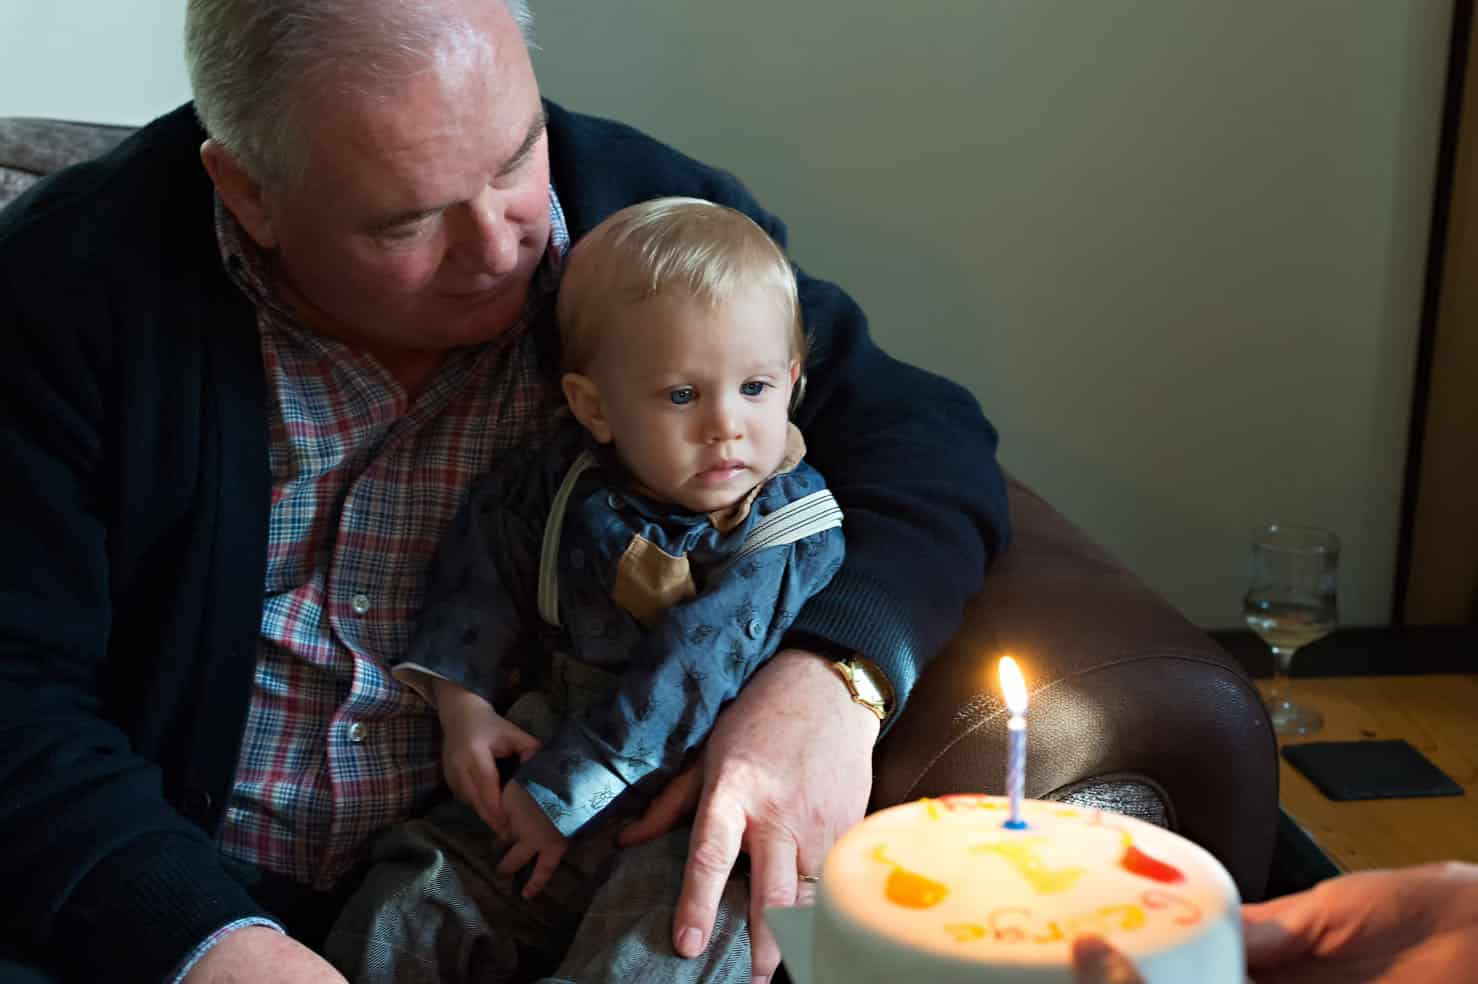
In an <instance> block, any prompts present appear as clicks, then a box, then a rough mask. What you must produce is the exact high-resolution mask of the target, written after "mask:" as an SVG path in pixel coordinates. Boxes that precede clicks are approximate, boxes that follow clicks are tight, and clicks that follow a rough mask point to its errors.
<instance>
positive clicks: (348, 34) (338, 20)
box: [185, 0, 533, 185]
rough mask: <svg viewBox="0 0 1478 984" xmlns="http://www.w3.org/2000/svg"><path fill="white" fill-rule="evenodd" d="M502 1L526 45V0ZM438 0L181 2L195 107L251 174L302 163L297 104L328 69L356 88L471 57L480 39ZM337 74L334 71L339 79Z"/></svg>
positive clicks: (480, 48)
mask: <svg viewBox="0 0 1478 984" xmlns="http://www.w3.org/2000/svg"><path fill="white" fill-rule="evenodd" d="M484 2H487V3H502V4H503V5H504V6H505V7H507V8H508V11H509V13H511V14H512V15H513V19H514V20H515V21H516V22H517V23H518V28H519V30H520V31H521V32H522V34H523V37H524V42H525V43H526V44H529V45H532V43H533V40H532V38H533V35H532V31H533V15H532V14H531V13H530V11H529V5H528V0H484ZM455 6H456V5H455V4H451V3H448V2H446V0H189V4H188V7H187V9H186V15H185V60H186V63H187V64H188V66H189V70H190V86H191V88H192V90H193V91H194V95H195V113H196V115H197V116H199V117H200V121H201V123H202V124H203V125H204V126H205V130H206V132H207V133H209V134H210V136H211V138H212V139H213V140H215V141H216V142H217V143H219V144H221V146H223V147H225V149H226V150H228V151H229V152H230V153H231V154H232V156H234V157H235V158H236V159H237V161H238V162H240V164H241V165H242V167H244V168H245V169H246V171H247V173H248V174H250V175H251V176H252V177H253V178H254V179H256V180H257V181H258V182H262V183H265V184H270V185H280V184H291V183H293V182H295V181H296V180H298V179H299V178H300V177H301V175H302V173H303V170H304V169H305V168H306V166H307V157H308V153H307V146H306V144H305V142H304V139H303V122H304V121H303V119H302V116H301V110H302V104H303V103H304V102H305V101H306V100H307V98H308V97H309V96H311V95H312V94H313V92H314V90H315V88H316V86H317V84H318V83H319V82H321V81H322V80H323V78H324V77H325V76H326V75H327V74H329V73H330V72H335V71H338V72H340V73H345V72H347V77H348V78H350V79H353V80H355V81H356V82H361V83H363V84H365V85H366V86H377V87H379V88H383V87H384V86H385V84H386V83H387V82H393V81H394V80H396V79H398V78H405V77H408V76H410V75H411V74H414V73H416V72H419V71H423V70H424V69H425V67H426V66H427V65H428V64H434V65H437V66H443V65H446V66H452V65H458V66H460V65H462V64H465V63H466V62H467V61H468V60H469V59H472V58H476V57H478V56H479V55H480V54H481V53H483V52H484V51H485V49H486V47H487V42H486V39H485V38H484V37H483V36H482V34H481V33H480V32H478V31H477V30H476V28H475V27H474V26H473V25H472V23H471V22H470V21H469V20H468V19H467V18H466V17H465V16H463V15H461V14H459V13H458V12H457V11H456V10H455V9H454V7H455ZM342 80H343V76H342V75H341V76H340V81H342Z"/></svg>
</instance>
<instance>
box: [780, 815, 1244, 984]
mask: <svg viewBox="0 0 1478 984" xmlns="http://www.w3.org/2000/svg"><path fill="white" fill-rule="evenodd" d="M1006 818H1007V801H1006V800H1005V799H1004V798H1002V797H998V796H980V795H964V796H947V797H942V798H939V799H924V800H917V801H915V802H912V803H905V804H903V805H901V806H895V807H892V808H890V809H887V810H882V811H880V812H878V813H875V814H873V815H872V816H870V817H868V818H867V819H866V820H864V821H863V822H861V823H859V824H858V825H856V826H855V827H853V828H852V829H851V830H849V831H848V832H847V833H845V834H844V835H843V836H842V837H841V838H840V839H839V840H838V841H837V842H836V844H835V845H834V846H833V847H832V849H831V851H830V852H829V853H828V854H827V857H826V861H825V865H824V867H823V870H822V874H821V883H820V886H819V890H818V893H817V900H816V910H815V913H814V938H813V945H812V952H811V954H810V961H809V962H810V965H811V968H812V977H813V979H814V982H815V984H833V982H835V984H842V982H846V984H858V982H863V984H865V982H874V981H876V982H881V981H888V982H898V981H903V982H908V981H935V982H943V984H952V982H956V981H958V982H969V984H980V982H982V981H991V982H994V984H1006V982H1010V984H1016V982H1021V984H1047V982H1062V984H1071V982H1072V980H1073V977H1072V973H1071V970H1070V968H1069V955H1070V948H1071V943H1072V940H1073V938H1074V937H1075V936H1077V935H1080V934H1088V933H1091V934H1095V935H1098V936H1102V937H1104V938H1105V939H1106V940H1108V941H1109V942H1110V943H1112V944H1113V945H1114V946H1116V947H1118V948H1119V949H1120V950H1122V951H1124V952H1125V953H1127V954H1128V955H1129V956H1130V958H1132V959H1133V960H1134V962H1135V963H1136V964H1137V965H1138V966H1139V968H1140V972H1141V973H1142V974H1143V975H1144V977H1145V980H1146V981H1147V982H1148V984H1169V982H1182V981H1196V982H1201V984H1243V981H1244V980H1245V970H1244V966H1243V965H1244V959H1243V954H1242V932H1241V919H1240V916H1239V913H1238V898H1237V889H1236V886H1235V885H1234V884H1233V882H1232V879H1231V877H1230V876H1229V875H1228V874H1227V872H1226V869H1224V868H1223V867H1222V866H1221V865H1220V864H1219V863H1218V862H1217V861H1216V859H1215V858H1213V857H1212V856H1211V855H1210V854H1208V853H1207V852H1206V851H1204V850H1202V849H1201V848H1200V847H1197V846H1196V845H1195V844H1192V843H1191V842H1190V841H1188V840H1185V839H1184V838H1182V837H1179V836H1177V835H1176V834H1173V833H1170V832H1169V831H1166V830H1162V829H1160V828H1159V827H1155V826H1152V825H1150V824H1147V823H1143V822H1141V821H1138V820H1133V819H1131V818H1128V817H1123V816H1119V815H1117V814H1112V813H1104V812H1101V811H1098V810H1091V809H1080V808H1077V807H1072V806H1065V805H1061V804H1056V803H1047V802H1042V801H1037V800H1028V801H1026V802H1025V803H1023V804H1022V812H1021V819H1022V820H1023V821H1025V825H1024V827H1023V828H1022V829H1008V828H1007V827H1005V826H1003V823H1004V821H1005V820H1006Z"/></svg>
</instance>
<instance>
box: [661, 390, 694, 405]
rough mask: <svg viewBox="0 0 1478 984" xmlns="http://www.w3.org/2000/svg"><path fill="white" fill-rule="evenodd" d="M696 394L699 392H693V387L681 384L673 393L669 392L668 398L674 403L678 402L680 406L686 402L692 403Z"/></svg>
mask: <svg viewBox="0 0 1478 984" xmlns="http://www.w3.org/2000/svg"><path fill="white" fill-rule="evenodd" d="M696 395H697V394H695V393H694V392H693V387H691V386H679V387H678V388H677V389H675V390H673V391H672V392H671V393H668V394H667V398H668V399H669V400H671V401H672V402H673V403H676V404H677V405H678V406H682V405H683V404H684V403H692V402H693V397H694V396H696Z"/></svg>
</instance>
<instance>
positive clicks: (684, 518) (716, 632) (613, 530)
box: [396, 421, 843, 836]
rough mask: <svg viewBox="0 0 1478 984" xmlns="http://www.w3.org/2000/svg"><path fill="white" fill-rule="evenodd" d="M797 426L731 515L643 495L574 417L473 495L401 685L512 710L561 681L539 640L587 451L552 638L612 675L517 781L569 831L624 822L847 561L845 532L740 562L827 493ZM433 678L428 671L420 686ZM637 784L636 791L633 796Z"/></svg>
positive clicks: (444, 552) (402, 668) (435, 578)
mask: <svg viewBox="0 0 1478 984" xmlns="http://www.w3.org/2000/svg"><path fill="white" fill-rule="evenodd" d="M804 450H805V448H804V444H803V443H802V441H801V438H800V433H799V431H797V430H796V429H795V428H794V427H792V428H791V429H790V440H789V442H788V445H787V454H786V458H785V461H784V462H783V463H782V465H781V468H780V470H779V471H777V472H776V474H774V475H772V476H771V477H770V478H769V479H767V480H766V481H765V482H763V483H761V484H760V485H759V486H758V487H757V488H756V490H755V491H754V492H752V493H751V494H750V495H749V496H748V497H746V499H745V500H744V501H742V502H740V503H739V504H737V505H736V506H735V507H733V508H731V509H730V510H729V511H728V512H727V513H725V514H704V513H693V512H689V511H687V510H684V509H682V508H681V507H678V506H673V505H671V504H668V503H661V502H657V501H655V500H653V499H651V498H649V497H648V496H645V495H643V494H641V493H640V492H639V491H637V490H636V488H635V487H634V485H633V483H632V481H631V480H630V479H629V477H628V476H627V474H626V472H625V470H624V469H623V468H622V467H621V466H620V464H619V463H617V462H616V461H615V460H614V458H613V456H612V455H611V454H610V453H609V452H608V451H607V450H605V449H604V448H600V447H598V446H596V445H594V444H593V442H591V441H590V439H589V438H588V436H587V435H586V434H585V431H584V430H583V428H581V427H579V426H578V425H577V424H575V423H574V422H573V421H570V422H568V423H567V424H565V425H563V426H561V427H560V428H559V429H558V430H557V432H556V434H555V435H554V437H553V438H551V439H549V440H547V441H546V442H543V443H542V444H541V446H540V447H538V448H532V449H528V450H526V451H525V452H523V453H522V454H521V455H517V456H515V457H514V458H513V459H512V460H510V461H508V462H507V463H506V465H504V466H502V467H500V468H498V469H497V470H495V471H494V472H492V473H491V474H489V475H488V476H486V477H485V478H484V479H483V480H481V481H479V482H478V483H477V485H475V486H474V487H473V489H472V492H471V496H470V498H469V500H468V502H467V504H466V505H465V506H464V507H463V509H462V510H461V512H460V514H459V515H458V517H457V518H456V519H455V520H453V522H452V526H451V529H450V530H449V531H448V534H447V536H446V538H445V540H444V541H443V545H442V548H441V550H440V552H439V556H438V558H437V560H436V562H435V563H434V565H433V567H432V580H431V585H430V587H429V590H428V592H427V601H426V607H425V609H424V611H423V613H422V616H421V619H420V624H419V627H418V629H417V631H416V633H415V635H414V637H413V639H412V642H411V645H410V648H409V651H408V652H407V653H406V655H405V657H404V658H403V659H402V660H400V661H399V663H398V669H397V670H396V674H397V676H401V677H402V679H409V680H410V682H412V683H413V684H414V683H415V674H413V673H407V671H408V670H419V671H421V672H423V673H429V674H432V675H435V676H440V677H444V678H446V679H448V680H451V681H453V682H455V683H458V684H460V685H462V686H464V687H466V688H468V689H470V690H472V691H474V692H476V693H478V694H480V695H482V696H483V697H485V698H487V699H488V700H489V701H491V702H492V703H493V704H494V705H495V706H499V707H506V706H507V705H508V703H510V700H511V698H512V697H513V696H515V695H516V693H517V692H518V691H519V690H520V684H524V685H532V686H533V687H535V688H537V687H540V686H544V685H545V684H546V683H547V682H548V681H549V670H550V666H551V664H550V661H549V660H548V659H544V660H542V665H541V662H540V661H538V660H530V658H529V657H530V656H531V655H535V656H537V655H541V651H540V650H539V649H538V647H536V646H531V645H530V644H531V643H532V642H533V641H534V639H533V638H532V637H531V633H530V629H531V627H537V626H540V625H541V621H540V618H539V615H538V612H537V597H536V591H537V584H538V577H539V574H540V565H539V559H540V551H541V546H542V545H543V542H544V538H545V520H546V517H547V516H548V515H549V511H550V505H551V502H552V501H553V499H554V497H555V495H556V492H557V490H558V487H559V485H560V483H561V481H562V480H563V479H564V477H565V474H566V472H567V471H568V470H569V468H570V465H571V464H572V462H574V461H575V459H576V458H577V457H578V456H579V455H580V454H581V453H582V452H586V451H590V452H593V453H594V455H595V457H596V461H597V464H596V466H595V467H592V468H590V469H588V470H587V471H585V472H583V473H582V474H581V475H580V477H579V478H578V480H577V481H576V482H575V484H574V487H573V494H571V495H570V498H569V501H568V505H567V507H566V509H565V512H564V521H563V529H562V532H561V534H560V536H559V540H558V554H557V557H556V567H557V570H558V589H557V598H558V605H559V616H558V621H559V622H560V624H561V626H562V628H561V629H560V630H559V631H558V632H557V633H554V634H553V636H552V637H551V635H550V633H549V632H547V631H545V632H543V634H544V636H545V639H544V642H545V644H546V645H550V644H552V645H553V647H554V648H555V649H557V651H558V652H560V653H563V654H565V655H566V656H568V657H570V658H571V659H573V660H575V661H577V662H579V663H582V664H585V665H587V666H589V667H591V668H594V669H599V670H603V671H605V672H607V673H610V674H612V675H613V686H612V688H611V691H610V692H609V693H608V694H606V695H605V698H604V699H597V700H593V701H589V702H587V701H583V700H582V701H581V702H580V703H582V704H585V705H586V707H585V710H584V712H583V713H579V714H576V715H572V716H568V717H566V719H565V720H564V722H563V724H562V726H561V727H560V728H559V729H558V731H557V732H556V733H555V734H554V736H553V737H552V738H551V739H550V740H548V741H547V742H546V743H545V744H544V746H543V747H542V748H541V749H540V750H539V752H538V753H537V754H536V755H534V756H533V758H531V759H530V760H529V761H528V762H527V763H525V764H524V765H523V766H522V767H521V768H519V770H518V772H517V773H516V774H515V775H514V777H513V778H514V779H515V780H516V781H517V782H519V783H520V784H521V785H523V787H524V788H525V789H526V790H528V792H529V794H530V795H531V796H532V797H533V798H534V800H535V801H536V802H538V804H539V806H540V807H541V808H542V809H543V810H544V812H545V814H546V815H547V816H548V817H549V819H550V820H551V821H553V823H554V824H555V826H556V827H558V828H559V830H560V831H561V832H562V833H564V834H565V835H566V836H569V835H573V834H575V833H578V832H579V831H581V830H582V829H584V828H585V827H586V825H587V824H588V823H589V822H590V821H591V820H593V819H595V818H596V817H597V816H599V815H600V814H601V813H602V812H603V811H604V810H605V809H606V808H607V807H610V806H613V805H618V804H619V805H618V811H619V812H620V813H623V814H627V813H630V812H633V811H634V810H636V809H640V807H641V806H642V805H644V802H643V801H644V800H645V798H646V797H645V796H643V795H642V791H643V790H652V789H653V787H655V786H658V785H660V781H661V780H663V779H666V778H668V777H670V776H671V775H672V774H673V773H674V772H675V771H676V770H677V768H678V767H679V766H680V765H681V764H682V761H683V757H684V756H685V755H686V754H687V752H688V751H689V749H691V748H693V747H694V746H695V745H697V744H698V743H699V742H701V741H702V740H703V739H704V738H705V737H706V736H707V735H708V731H709V729H710V728H711V727H712V726H713V722H714V719H715V718H716V717H717V715H718V712H719V710H720V709H721V708H722V707H723V705H724V704H725V703H726V702H727V701H729V700H731V699H733V697H734V696H735V695H736V694H737V693H738V692H739V688H740V687H742V686H743V685H744V682H745V681H746V680H748V679H749V676H750V675H751V674H752V673H753V672H754V671H755V670H756V669H757V668H758V667H759V666H760V665H761V663H763V662H764V660H766V659H767V658H769V657H770V656H771V655H773V654H774V653H775V652H776V650H777V649H779V648H780V644H781V639H782V637H783V636H784V634H785V632H786V630H787V629H788V628H789V627H790V625H791V623H792V622H793V621H794V620H795V616H796V614H797V613H798V612H799V611H800V609H801V606H802V605H803V604H804V603H805V601H806V599H808V598H809V597H811V596H812V595H813V594H815V593H816V592H818V591H820V590H821V589H822V588H823V587H825V586H826V584H827V583H828V582H829V581H830V580H831V578H832V576H833V575H834V574H835V573H836V571H837V569H838V568H839V567H840V566H841V563H842V553H843V543H842V532H841V530H840V528H836V527H833V528H830V529H825V530H822V531H821V532H818V533H814V534H812V535H810V536H807V537H805V538H803V539H801V540H798V541H796V542H792V543H786V544H782V545H779V546H774V547H769V548H766V549H761V550H758V551H757V552H753V553H748V554H746V555H745V556H743V557H741V558H736V555H737V554H738V553H739V552H740V550H741V548H742V547H743V546H744V544H745V541H746V539H747V538H748V537H749V535H750V533H751V532H752V531H753V530H754V529H755V528H756V526H757V524H759V523H760V522H761V521H762V520H763V519H764V517H765V516H767V515H769V514H771V513H773V512H775V511H776V510H778V509H780V508H781V507H782V506H784V505H786V504H787V503H789V502H792V501H794V500H796V499H799V498H801V497H803V496H806V495H808V494H811V493H814V492H818V491H820V490H822V489H823V488H824V483H823V481H822V478H821V475H820V474H819V473H818V472H817V471H816V470H815V469H814V468H811V467H810V466H809V465H807V464H805V463H804V462H802V461H800V457H801V455H802V454H804ZM422 680H423V681H424V678H422ZM632 791H635V793H634V795H633V796H628V793H630V792H632Z"/></svg>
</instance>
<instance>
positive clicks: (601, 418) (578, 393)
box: [559, 372, 611, 444]
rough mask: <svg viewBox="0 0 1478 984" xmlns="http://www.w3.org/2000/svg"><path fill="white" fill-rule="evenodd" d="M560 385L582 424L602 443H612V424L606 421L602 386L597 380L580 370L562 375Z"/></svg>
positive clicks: (576, 417)
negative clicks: (601, 398)
mask: <svg viewBox="0 0 1478 984" xmlns="http://www.w3.org/2000/svg"><path fill="white" fill-rule="evenodd" d="M559 385H560V388H562V389H563V390H564V393H565V402H566V403H568V404H569V405H570V412H571V413H573V414H574V415H575V419H576V420H578V421H580V424H581V426H583V427H584V428H585V429H586V430H588V431H589V432H590V436H591V437H593V438H595V439H596V440H597V441H598V442H600V443H601V444H610V443H611V425H610V424H609V423H607V422H606V416H605V411H604V410H603V409H602V407H601V402H600V387H599V386H597V385H596V384H595V380H593V379H591V378H590V377H589V376H585V375H582V374H580V373H578V372H567V373H565V374H564V375H563V376H561V377H560V380H559Z"/></svg>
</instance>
